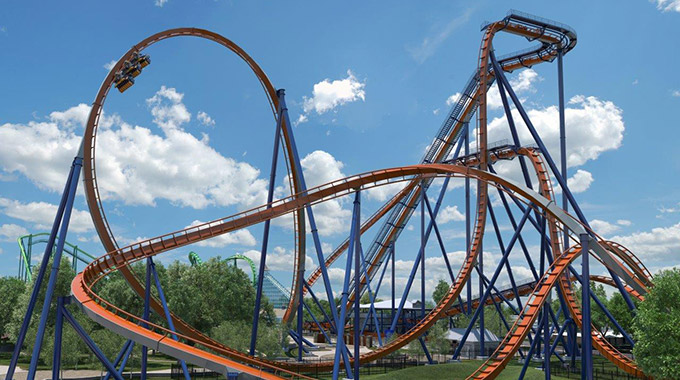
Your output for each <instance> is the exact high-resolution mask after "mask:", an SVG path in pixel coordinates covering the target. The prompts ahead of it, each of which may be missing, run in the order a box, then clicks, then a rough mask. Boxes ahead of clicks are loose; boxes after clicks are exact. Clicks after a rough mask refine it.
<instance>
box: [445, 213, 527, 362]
mask: <svg viewBox="0 0 680 380" xmlns="http://www.w3.org/2000/svg"><path fill="white" fill-rule="evenodd" d="M530 212H531V208H528V207H527V209H526V211H524V215H522V219H521V220H520V222H519V225H518V226H517V229H516V230H515V233H514V234H513V235H512V238H511V239H510V241H509V242H508V247H507V248H506V249H505V252H503V257H502V258H501V261H500V262H499V263H498V266H497V267H496V271H495V272H494V274H493V276H492V277H491V280H490V281H489V286H487V287H486V291H485V292H484V295H483V296H482V297H480V299H479V305H484V303H485V302H486V300H487V298H489V294H490V293H491V291H492V289H493V285H494V284H495V283H496V280H498V276H500V274H501V270H502V269H503V266H504V265H505V262H506V261H507V260H508V256H510V252H511V251H512V247H513V246H514V245H515V242H516V241H517V237H518V236H519V235H520V234H521V233H522V228H523V227H524V224H525V223H526V221H527V219H528V217H529V213H530ZM481 310H482V307H478V308H477V310H475V313H474V314H473V316H472V319H471V320H470V324H469V325H468V328H467V329H466V330H465V333H464V334H463V336H462V337H461V339H460V342H459V344H458V347H457V348H456V351H455V352H454V353H453V359H454V360H455V359H457V358H458V355H460V350H461V349H462V348H463V345H464V344H465V341H466V340H467V338H468V336H469V335H470V332H471V331H472V329H473V328H474V324H475V322H476V320H477V318H478V317H479V316H480V313H481ZM480 335H481V334H480Z"/></svg>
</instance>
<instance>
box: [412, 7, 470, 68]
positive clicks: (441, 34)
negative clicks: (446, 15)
mask: <svg viewBox="0 0 680 380" xmlns="http://www.w3.org/2000/svg"><path fill="white" fill-rule="evenodd" d="M472 11H473V9H472V8H469V9H467V10H465V12H463V13H462V14H460V15H458V16H456V17H455V18H453V19H452V20H451V21H449V22H448V23H446V25H444V26H443V27H441V28H439V29H438V30H433V31H432V32H431V34H430V35H428V36H426V37H425V38H423V40H422V42H421V43H420V44H419V45H418V46H412V47H407V48H406V50H407V51H408V52H409V53H410V54H411V56H412V57H413V59H415V60H416V61H417V62H418V63H423V62H425V61H426V60H427V59H428V58H430V57H431V56H432V55H433V54H434V53H435V52H436V51H437V49H438V48H439V46H441V44H442V43H444V42H445V41H446V40H447V39H448V38H449V37H450V36H451V34H453V32H454V31H455V30H456V29H458V28H459V27H460V26H461V25H463V24H465V23H466V22H467V21H468V20H469V19H470V15H471V14H472Z"/></svg>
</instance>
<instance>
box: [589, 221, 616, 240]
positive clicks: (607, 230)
mask: <svg viewBox="0 0 680 380" xmlns="http://www.w3.org/2000/svg"><path fill="white" fill-rule="evenodd" d="M589 223H590V227H592V229H593V230H594V231H595V232H597V233H598V234H599V235H602V236H609V235H610V234H612V233H614V232H616V231H618V230H620V229H621V227H619V226H617V225H616V224H612V223H609V222H606V221H604V220H599V219H593V220H591V221H590V222H589Z"/></svg>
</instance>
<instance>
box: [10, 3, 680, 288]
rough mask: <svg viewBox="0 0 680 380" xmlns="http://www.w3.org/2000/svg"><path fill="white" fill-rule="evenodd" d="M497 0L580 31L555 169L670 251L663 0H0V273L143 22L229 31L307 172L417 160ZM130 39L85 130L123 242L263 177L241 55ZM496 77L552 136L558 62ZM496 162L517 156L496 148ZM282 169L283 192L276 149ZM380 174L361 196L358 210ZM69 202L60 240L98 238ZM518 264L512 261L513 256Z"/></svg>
mask: <svg viewBox="0 0 680 380" xmlns="http://www.w3.org/2000/svg"><path fill="white" fill-rule="evenodd" d="M471 4H472V5H471ZM509 8H515V9H519V10H522V11H525V12H528V13H532V14H535V15H539V16H542V17H546V18H550V19H553V20H556V21H559V22H563V23H566V24H568V25H570V26H572V27H573V28H574V29H575V30H576V31H577V33H578V44H577V46H576V48H575V49H574V50H573V51H572V52H570V53H569V54H568V55H567V56H566V57H565V96H566V98H567V100H570V101H569V104H568V111H567V123H568V124H567V128H568V130H569V132H568V139H569V140H568V145H569V152H568V153H569V162H570V168H569V177H570V178H571V181H572V184H573V186H574V187H573V189H574V190H575V191H576V192H577V194H576V197H577V199H578V201H579V203H580V204H581V206H582V207H583V209H584V212H585V214H586V215H587V217H588V218H589V219H590V220H591V221H593V227H594V228H595V229H596V230H598V231H599V232H600V233H601V234H602V235H604V236H606V237H614V238H615V240H617V241H620V242H621V243H623V244H624V245H626V246H628V247H629V248H631V249H632V250H633V251H634V252H635V253H636V254H637V255H638V256H639V257H641V258H642V259H643V261H644V262H645V263H647V265H648V266H649V267H650V269H652V270H653V271H655V270H658V269H660V268H664V267H670V266H674V265H677V264H678V263H680V186H678V185H679V180H678V178H679V176H678V174H679V172H680V158H678V156H677V155H676V154H675V151H676V149H677V146H676V145H677V141H680V130H679V129H678V128H677V126H678V117H677V109H678V107H679V106H680V79H678V78H677V76H676V75H673V67H674V65H675V64H676V63H677V62H678V58H680V57H679V55H680V53H679V52H678V50H677V49H676V48H675V46H674V41H676V40H677V37H678V31H677V25H678V22H680V2H679V1H678V0H671V1H669V0H657V1H656V2H654V1H652V2H650V1H645V0H639V1H629V2H626V3H625V5H622V4H621V3H620V2H616V1H600V2H586V1H575V2H559V3H548V2H542V1H525V2H522V1H513V2H494V1H479V2H474V4H473V3H472V2H450V1H439V2H426V3H423V2H390V3H389V5H387V4H385V3H378V2H350V3H347V2H343V3H337V4H326V3H319V2H296V3H294V4H282V3H275V2H245V1H244V2H237V1H232V2H229V1H179V0H161V1H160V2H159V1H156V2H154V0H144V1H135V2H132V1H129V2H118V3H117V4H116V6H115V7H111V6H109V5H108V4H104V3H100V2H68V3H58V4H57V3H38V2H32V1H21V2H19V1H6V2H3V3H2V5H0V48H1V49H2V51H3V57H4V59H3V60H2V61H0V76H2V85H0V88H1V89H2V94H3V96H2V101H1V102H0V186H1V187H0V189H1V190H0V275H16V272H17V270H18V248H17V245H16V241H15V239H16V237H17V236H18V235H20V234H23V233H27V232H41V231H45V230H46V229H47V228H48V227H49V224H50V223H51V220H52V217H53V215H52V214H53V213H54V207H55V206H54V205H55V204H56V203H57V202H58V200H59V189H61V188H62V187H63V183H64V181H65V179H66V178H65V176H66V174H67V172H68V168H69V164H70V161H71V159H72V157H73V155H74V154H75V153H76V149H77V145H78V143H79V142H80V136H82V132H83V126H82V124H83V122H84V119H85V118H86V117H87V113H88V111H89V108H88V106H87V105H88V104H89V103H90V102H91V101H92V99H93V98H94V96H95V94H96V92H97V90H98V88H99V85H100V83H101V81H102V80H103V79H104V77H105V75H106V74H107V69H106V68H105V67H106V66H107V65H109V64H110V63H111V62H112V61H115V60H117V59H118V57H120V56H121V55H122V54H123V53H124V52H125V51H126V50H127V49H128V48H129V47H130V46H132V45H133V44H135V43H137V42H138V41H140V40H142V39H143V38H145V37H146V36H148V35H150V34H153V33H155V32H158V31H161V30H165V29H168V28H173V27H180V26H191V27H201V28H205V29H210V30H212V31H215V32H217V33H220V34H222V35H224V36H225V37H227V38H229V39H231V40H233V41H234V42H236V43H237V44H239V45H240V46H241V47H242V48H244V49H245V50H246V51H247V52H248V53H249V54H250V55H251V56H252V57H253V58H254V59H255V60H256V61H257V62H258V63H259V65H260V66H261V67H262V68H263V69H264V71H265V72H266V73H267V74H268V76H269V78H270V79H271V81H272V82H273V83H274V85H275V86H277V87H278V88H285V89H286V92H287V101H288V105H289V109H290V113H291V118H292V119H294V120H296V126H295V136H296V139H297V145H298V148H299V150H300V154H301V156H302V157H303V158H304V160H303V166H304V167H305V171H306V172H307V176H308V179H307V180H308V182H311V183H312V184H322V183H324V182H326V181H329V180H332V179H336V178H340V177H343V176H347V175H351V174H355V173H360V172H364V171H369V170H373V169H379V168H385V167H394V166H401V165H408V164H414V163H417V162H418V161H419V160H420V158H421V156H422V154H423V152H424V150H425V148H426V147H427V145H428V144H429V142H430V141H431V139H432V138H433V135H434V134H435V132H436V131H437V130H438V128H439V126H440V125H441V123H442V122H443V120H444V117H445V115H446V113H447V112H448V108H449V105H448V104H447V99H449V98H450V97H451V96H455V94H456V93H457V92H459V91H461V90H462V88H463V86H464V84H465V83H466V81H467V79H468V78H469V76H470V75H471V74H472V72H473V71H474V70H475V69H476V65H477V56H478V49H479V43H480V38H481V33H480V30H479V26H480V24H481V23H482V21H484V20H496V19H500V18H502V17H504V16H505V14H506V12H507V11H508V9H509ZM651 26H653V27H651ZM526 46H528V45H527V42H526V41H523V40H520V39H517V38H511V37H508V36H499V37H498V38H497V39H496V43H495V47H496V50H497V51H498V52H499V54H503V52H510V51H512V50H515V49H517V48H522V47H526ZM146 53H148V54H150V55H151V60H152V64H151V66H149V67H148V68H146V69H145V70H144V73H143V74H142V75H141V76H140V77H139V78H138V80H137V84H135V85H134V86H133V87H132V88H131V89H130V90H128V91H126V92H125V93H124V94H122V95H121V94H119V93H117V92H115V91H112V92H111V95H110V96H109V99H108V100H107V103H106V107H105V118H104V120H105V121H107V123H108V124H107V126H106V127H104V128H103V129H102V132H101V134H100V137H99V141H98V144H99V145H98V157H100V158H101V161H98V170H99V180H100V185H101V186H102V189H103V192H104V197H105V202H104V204H105V208H106V211H107V215H108V216H109V218H110V220H111V223H112V226H113V229H114V232H115V234H116V236H117V237H118V238H119V240H120V241H123V242H132V241H134V240H136V239H138V238H143V237H153V236H156V235H160V234H162V233H165V232H169V231H173V230H176V229H180V228H183V227H185V226H188V225H190V224H192V223H194V222H195V221H208V220H211V219H215V218H219V217H222V216H227V215H230V214H233V213H235V212H238V211H239V210H243V209H246V208H249V207H254V206H258V205H260V204H261V203H262V200H263V199H264V198H263V196H264V194H265V193H263V191H264V190H266V184H267V181H268V177H269V173H268V170H269V160H270V155H271V146H272V135H273V129H274V123H273V119H272V116H271V113H270V112H269V111H268V104H267V102H266V100H265V97H264V94H263V92H262V90H261V88H260V87H259V84H258V82H257V81H256V79H255V77H254V76H253V75H252V74H251V72H250V71H249V69H248V68H247V66H246V65H244V64H243V63H242V62H241V61H240V60H239V59H237V57H236V56H235V55H234V54H232V53H230V52H227V51H226V50H225V49H224V48H222V47H220V46H218V45H216V44H214V43H211V42H208V41H203V40H198V39H195V38H179V39H172V40H168V41H164V42H162V43H160V44H157V45H154V46H152V47H151V48H149V49H148V50H147V51H146ZM511 80H512V81H513V83H514V84H515V86H516V87H515V88H516V90H517V91H518V92H519V93H520V96H521V97H522V99H524V104H525V106H526V108H527V109H529V110H531V111H530V113H531V116H532V119H533V120H534V122H535V123H536V124H537V127H538V128H539V130H540V131H541V133H542V134H543V136H544V138H545V140H546V142H547V144H548V145H549V146H556V144H557V140H556V139H555V137H556V135H555V133H554V131H555V128H556V125H557V118H556V116H555V115H556V113H555V112H556V110H555V108H554V105H555V104H556V103H557V91H556V88H557V83H556V64H542V65H539V66H536V67H535V68H534V69H533V70H524V71H518V72H515V73H514V74H512V76H511ZM496 95H497V93H496ZM490 97H492V95H490ZM490 115H491V120H492V122H491V124H490V141H494V139H502V138H505V136H506V132H505V128H504V124H503V120H502V119H501V118H500V117H501V116H502V114H501V113H500V110H499V108H498V107H495V108H494V107H493V106H492V107H491V108H490ZM494 119H496V120H494ZM494 123H495V124H494ZM527 142H528V141H527ZM553 154H554V155H555V156H556V157H557V152H556V151H553ZM99 155H100V156H99ZM500 169H501V170H502V172H503V173H504V174H507V175H510V176H513V175H516V174H517V173H516V168H513V167H512V166H511V165H508V166H507V167H501V168H500ZM279 170H280V171H279V175H278V177H277V186H278V187H279V191H278V193H277V194H279V195H281V194H285V185H284V181H283V177H282V173H283V170H285V168H284V167H283V165H280V167H279ZM394 191H395V189H383V190H382V191H375V192H373V193H371V194H368V195H367V196H366V197H365V202H364V207H363V211H362V212H363V213H364V215H368V214H370V213H371V212H372V211H373V210H375V209H376V207H378V206H379V205H380V202H381V201H382V200H384V199H385V197H387V196H388V195H390V194H391V193H393V192H394ZM430 196H431V197H435V194H434V193H432V194H431V195H430ZM446 199H447V203H446V206H447V207H448V208H446V209H445V210H446V213H445V214H446V216H442V218H444V219H446V222H444V221H443V220H440V223H441V224H442V229H443V230H444V231H445V232H447V233H446V234H445V235H446V237H447V250H448V251H449V252H451V257H452V260H453V261H454V266H455V262H456V260H458V262H459V261H460V260H459V259H460V257H459V256H460V255H458V256H457V255H456V252H459V251H460V250H461V249H462V246H461V242H462V240H461V239H460V232H461V231H462V228H463V226H464V223H463V222H461V221H460V214H459V213H458V212H460V211H461V210H462V200H461V192H460V189H454V190H452V191H450V192H449V193H447V198H446ZM350 203H351V202H350V201H349V200H347V199H340V200H338V201H336V202H330V203H328V204H326V205H324V206H321V207H319V208H318V210H317V212H318V214H319V217H318V218H319V219H320V227H321V230H322V240H323V241H324V243H326V245H325V246H326V247H332V246H333V245H334V244H337V243H338V242H339V241H341V240H342V237H343V233H345V232H346V231H347V228H348V226H347V224H348V221H349V218H348V215H349V213H350V211H349V210H350ZM76 209H77V210H78V211H77V212H76V213H75V219H74V221H73V226H72V229H71V231H70V232H69V236H68V240H69V241H71V242H74V243H77V244H78V245H79V246H81V247H82V248H83V249H85V250H87V251H89V252H91V253H92V254H95V255H96V256H99V255H101V254H102V253H103V252H102V251H101V246H100V244H99V243H98V240H97V239H96V238H95V237H94V236H95V234H96V233H95V232H94V230H93V228H92V226H91V222H90V221H89V216H88V215H87V205H86V203H85V200H84V197H83V196H82V192H81V195H79V197H78V199H77V200H76ZM416 222H417V220H416V218H414V219H413V221H412V222H411V225H414V226H415V230H417V226H418V224H417V223H416ZM409 232H410V233H411V234H412V235H413V236H410V235H409ZM416 232H417V231H407V233H405V235H404V236H405V238H404V239H403V240H404V242H403V243H400V245H401V246H400V247H399V253H398V259H399V260H401V262H400V265H399V268H400V275H399V276H400V278H402V277H403V276H405V273H406V272H407V271H408V268H409V267H410V263H409V260H412V259H413V257H414V255H415V252H414V249H415V248H417V243H416V240H417V239H416V237H415V236H416ZM510 232H511V231H510ZM510 232H508V231H506V232H505V233H510ZM261 235H262V233H261V227H259V226H258V227H253V228H251V229H249V230H248V231H241V232H238V233H235V234H233V235H229V236H226V237H223V238H221V239H217V240H215V241H210V242H207V243H204V244H202V245H201V246H197V247H187V248H183V249H179V250H177V251H173V252H170V253H168V254H166V255H163V256H161V257H160V258H159V259H160V260H161V261H163V262H169V261H172V260H175V259H180V260H183V261H188V260H187V259H186V255H187V253H188V252H189V251H190V250H195V251H197V252H198V253H199V254H200V255H201V256H202V257H204V258H208V257H212V256H216V255H222V256H223V257H224V256H230V255H232V254H234V253H237V252H238V253H247V254H248V255H249V256H251V257H254V258H256V256H257V252H256V251H257V250H258V249H259V245H260V243H261ZM409 236H410V237H409ZM367 240H368V239H367ZM365 244H368V243H365ZM273 247H275V248H273V249H272V254H271V255H270V259H269V260H268V262H269V263H270V267H271V269H272V270H273V271H274V274H275V275H276V276H277V278H279V279H280V280H281V281H282V282H283V283H284V284H286V283H288V282H289V280H290V273H291V268H290V260H291V259H290V258H291V249H292V234H291V229H290V226H289V223H287V221H281V222H277V223H275V227H274V232H273ZM436 248H437V247H436V246H434V245H432V246H431V247H428V254H427V257H428V260H429V261H430V262H431V263H432V265H430V268H433V269H432V276H431V278H430V277H428V287H430V286H432V285H433V284H434V283H436V280H437V279H439V278H445V276H446V272H445V271H443V270H441V267H440V266H439V265H438V263H439V261H437V260H441V255H440V254H439V253H438V251H437V249H436ZM487 249H488V250H489V253H488V255H489V257H490V260H491V261H493V259H494V257H497V255H498V253H497V252H493V244H489V246H488V247H487ZM309 253H310V255H311V256H313V254H312V253H311V250H310V251H309ZM494 255H496V256H494ZM454 258H456V259H454ZM310 260H311V261H310V262H309V266H308V267H309V268H311V266H312V265H313V261H314V260H313V259H311V258H310ZM439 264H440V263H439ZM343 265H344V262H343ZM517 267H518V268H524V267H523V265H522V264H521V263H520V262H517ZM456 270H457V268H454V271H456ZM518 270H519V271H521V270H522V269H518ZM524 270H525V271H526V268H524ZM342 273H343V269H342V265H336V266H334V268H333V269H332V273H331V275H332V276H333V278H334V281H335V282H334V283H338V282H339V279H340V278H341V277H342ZM525 274H526V273H525ZM334 290H339V288H337V286H336V287H335V288H334ZM411 294H412V295H414V294H417V292H415V293H414V292H412V293H411Z"/></svg>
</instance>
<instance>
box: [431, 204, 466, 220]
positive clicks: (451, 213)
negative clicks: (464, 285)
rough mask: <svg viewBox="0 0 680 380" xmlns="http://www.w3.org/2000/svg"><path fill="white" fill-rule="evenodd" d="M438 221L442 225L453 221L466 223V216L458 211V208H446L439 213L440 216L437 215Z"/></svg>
mask: <svg viewBox="0 0 680 380" xmlns="http://www.w3.org/2000/svg"><path fill="white" fill-rule="evenodd" d="M437 220H438V222H439V223H441V224H444V223H448V222H450V221H452V220H453V221H456V222H464V221H465V215H463V213H461V212H460V211H458V206H446V207H444V208H443V209H442V210H440V211H439V215H437Z"/></svg>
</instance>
